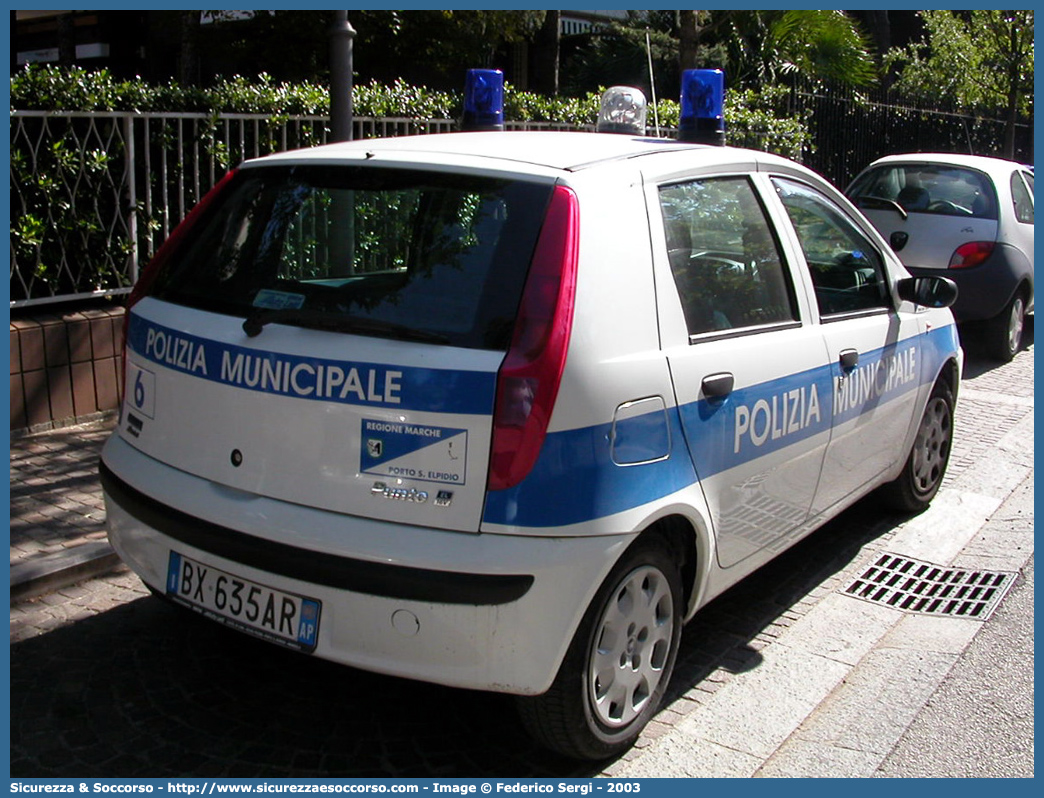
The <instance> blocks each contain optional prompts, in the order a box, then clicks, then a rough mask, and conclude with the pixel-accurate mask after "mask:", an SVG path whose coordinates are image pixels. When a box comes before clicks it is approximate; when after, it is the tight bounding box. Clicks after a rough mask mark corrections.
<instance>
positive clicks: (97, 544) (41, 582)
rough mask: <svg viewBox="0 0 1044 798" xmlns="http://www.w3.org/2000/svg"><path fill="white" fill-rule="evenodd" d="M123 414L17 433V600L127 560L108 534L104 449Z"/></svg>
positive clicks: (14, 479)
mask: <svg viewBox="0 0 1044 798" xmlns="http://www.w3.org/2000/svg"><path fill="white" fill-rule="evenodd" d="M115 424H116V418H115V416H112V417H109V418H105V419H103V420H100V421H95V422H92V423H89V424H81V425H77V426H75V427H67V428H63V429H60V430H51V431H48V432H41V433H36V434H32V435H25V436H20V437H14V438H12V440H11V602H12V603H14V602H16V601H20V600H23V599H27V598H32V597H34V596H39V595H43V594H45V593H48V592H50V591H52V590H55V589H57V588H60V587H64V586H66V585H71V584H74V583H75V582H78V581H80V580H83V579H88V578H90V577H92V576H96V575H98V574H101V573H105V572H108V571H111V570H114V569H116V568H121V567H123V566H122V565H121V564H120V561H119V558H118V557H117V556H116V553H115V552H114V551H113V550H112V547H111V546H110V545H109V542H108V540H107V539H106V532H105V505H104V502H103V501H102V495H101V487H100V485H99V484H98V455H99V453H100V452H101V448H102V445H103V444H104V443H105V441H106V439H107V438H108V437H109V434H110V433H111V432H112V429H113V427H114V426H115Z"/></svg>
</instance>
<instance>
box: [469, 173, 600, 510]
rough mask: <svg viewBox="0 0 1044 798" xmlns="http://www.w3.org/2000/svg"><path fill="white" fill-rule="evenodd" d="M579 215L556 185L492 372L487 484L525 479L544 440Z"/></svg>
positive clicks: (559, 367) (561, 357) (568, 321)
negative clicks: (507, 342)
mask: <svg viewBox="0 0 1044 798" xmlns="http://www.w3.org/2000/svg"><path fill="white" fill-rule="evenodd" d="M579 221H580V214H579V205H578V203H577V199H576V195H575V194H574V193H573V192H572V191H571V190H570V189H568V188H565V187H563V186H558V187H556V188H555V190H554V193H553V194H552V196H551V202H550V204H549V206H548V209H547V215H546V216H545V217H544V225H543V227H542V228H541V230H540V237H539V239H538V240H537V245H536V249H535V250H534V253H533V262H532V264H531V265H530V267H529V276H528V277H527V278H526V286H525V289H524V290H523V292H522V301H521V303H520V304H519V309H518V317H517V319H516V321H515V331H514V335H513V337H512V340H511V348H510V349H509V350H508V353H507V355H506V356H505V357H504V362H503V364H502V365H501V367H500V372H499V373H498V374H497V397H496V407H495V409H494V415H493V446H492V455H491V459H490V465H489V479H488V481H487V484H488V487H489V489H490V490H503V489H505V488H510V487H512V486H514V485H517V484H518V483H519V482H521V481H522V480H523V479H525V477H526V475H527V474H528V473H529V471H530V470H531V469H532V467H533V464H534V463H535V462H536V459H537V456H538V455H539V454H540V447H541V446H542V445H543V443H544V436H545V435H546V433H547V425H548V422H549V421H550V420H551V410H552V408H553V407H554V405H555V398H556V397H557V396H558V386H559V383H560V382H561V379H562V371H563V370H564V369H565V360H566V350H567V349H568V348H569V336H570V333H571V331H572V325H573V304H574V300H575V298H576V268H577V255H578V252H579Z"/></svg>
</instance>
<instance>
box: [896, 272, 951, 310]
mask: <svg viewBox="0 0 1044 798" xmlns="http://www.w3.org/2000/svg"><path fill="white" fill-rule="evenodd" d="M897 287H898V289H899V298H900V299H903V300H906V301H907V302H913V303H914V304H915V305H921V306H923V307H926V308H948V307H950V306H951V305H953V303H954V302H956V301H957V283H955V282H954V281H953V280H951V279H950V278H948V277H935V276H931V277H906V278H904V279H902V280H900V281H899V284H898V286H897Z"/></svg>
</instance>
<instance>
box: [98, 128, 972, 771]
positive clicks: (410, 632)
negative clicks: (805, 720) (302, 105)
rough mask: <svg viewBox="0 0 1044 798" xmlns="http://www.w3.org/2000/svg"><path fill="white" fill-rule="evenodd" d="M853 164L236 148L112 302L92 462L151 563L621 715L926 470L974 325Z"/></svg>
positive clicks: (585, 711)
mask: <svg viewBox="0 0 1044 798" xmlns="http://www.w3.org/2000/svg"><path fill="white" fill-rule="evenodd" d="M953 296H954V289H953V285H952V283H950V282H948V281H947V280H945V279H944V278H941V277H925V278H920V279H915V278H912V277H910V275H909V274H908V273H907V272H906V271H905V270H904V269H903V267H902V265H901V264H900V263H899V261H898V260H897V259H896V257H895V256H894V255H893V254H892V253H891V252H890V250H889V247H888V245H887V244H886V243H885V242H884V241H883V240H882V239H881V238H880V237H879V235H878V234H877V232H876V231H875V230H874V228H873V227H872V226H871V225H870V224H869V223H868V222H867V221H866V220H865V219H864V218H863V217H862V216H861V215H860V214H859V212H858V211H857V210H855V209H854V207H853V206H852V205H851V204H850V203H849V202H848V201H847V200H846V199H845V198H844V196H843V195H842V194H840V193H839V192H838V191H836V190H835V189H834V188H832V187H831V186H830V185H829V184H828V183H827V182H826V181H824V180H823V179H821V178H819V177H818V176H816V175H815V174H813V173H812V172H810V171H808V170H807V169H805V168H803V167H801V166H798V165H796V164H794V163H791V162H789V161H787V160H784V159H781V158H778V157H774V156H770V155H767V154H765V153H761V152H752V151H745V150H738V149H731V148H726V147H714V146H701V145H696V144H688V143H682V142H676V141H666V140H657V139H647V138H637V137H632V136H627V135H613V134H607V133H549V132H541V133H504V132H498V133H453V134H444V135H429V136H417V137H409V138H398V139H389V140H368V141H357V142H351V143H345V144H336V145H329V146H324V147H319V148H316V149H310V150H307V151H299V152H289V153H283V154H279V155H274V156H271V157H267V158H263V159H260V160H255V161H251V162H247V163H245V164H243V165H242V166H241V167H240V168H238V169H237V170H235V171H234V172H233V173H231V174H230V175H229V176H228V177H227V178H225V179H224V180H223V181H222V182H221V183H220V184H219V185H218V186H217V187H216V188H215V190H214V191H212V192H211V194H210V195H208V196H207V198H206V199H205V200H204V201H203V202H201V203H200V204H199V206H198V207H197V208H196V209H195V210H194V211H193V213H192V214H191V215H190V217H189V218H188V219H187V220H186V221H185V222H184V223H183V224H182V225H181V226H180V227H179V228H178V229H177V231H176V232H175V233H174V235H173V236H172V237H171V239H169V240H168V242H167V243H166V244H165V245H164V247H163V248H162V249H161V250H160V252H159V253H158V255H157V257H156V258H155V259H154V261H153V263H152V264H151V265H150V267H149V268H148V269H147V270H146V272H145V273H144V275H143V276H142V278H141V280H140V281H139V283H138V285H137V286H136V288H135V291H134V293H133V295H132V296H131V299H130V302H129V309H128V314H127V334H126V367H125V384H126V392H125V400H124V404H123V408H122V413H121V418H120V422H119V427H118V430H117V431H116V432H115V433H114V435H113V437H112V438H111V439H110V440H109V441H108V443H107V445H106V447H105V450H104V453H103V456H102V464H101V474H102V478H103V484H104V489H105V496H106V501H107V509H108V519H109V526H110V535H111V540H112V543H113V545H114V546H115V548H116V550H117V551H118V552H119V554H120V556H121V557H122V558H123V560H124V561H125V562H126V563H128V564H129V565H130V566H131V568H133V570H134V571H136V572H137V573H138V574H139V575H140V576H141V578H142V579H143V580H144V581H145V582H146V583H147V584H148V585H149V586H150V587H151V588H152V589H153V590H154V591H155V592H156V593H159V594H162V595H164V596H166V597H168V598H169V599H171V600H173V601H175V602H177V603H179V604H182V605H184V606H186V607H189V608H191V609H193V610H195V611H197V612H199V613H201V614H203V615H205V616H207V617H209V618H212V619H214V620H216V621H219V622H221V623H223V624H225V625H227V626H229V627H232V628H235V629H238V630H241V631H243V632H246V633H249V634H252V635H257V636H260V637H262V638H265V639H267V640H269V641H271V642H272V643H274V644H278V645H281V646H287V647H290V648H293V649H297V650H299V651H301V652H306V653H308V654H312V655H315V656H317V657H322V658H325V659H329V660H334V661H337V662H341V663H345V664H347V665H350V666H354V667H357V668H363V669H367V670H372V671H377V672H380V673H386V674H393V675H396V676H404V677H410V678H414V679H420V680H426V681H430V682H435V683H440V684H444V685H453V686H459V687H465V688H477V689H482V690H490V691H500V692H504V693H511V694H514V695H516V696H518V705H519V708H520V715H521V718H522V721H523V723H524V724H525V726H526V727H527V728H528V729H529V730H530V731H531V732H532V733H533V734H534V735H535V736H536V737H537V738H538V739H539V740H541V741H542V742H543V743H544V744H546V745H547V746H550V747H552V748H554V749H556V750H558V751H561V752H564V753H566V754H568V755H570V756H574V757H583V758H600V757H605V756H609V755H612V754H615V753H618V752H620V751H621V750H623V749H624V748H625V747H626V746H628V745H630V744H631V743H632V742H633V741H634V740H635V738H636V737H637V736H638V734H639V732H640V731H641V729H642V728H643V726H644V725H645V724H646V723H647V722H648V721H649V719H650V718H651V717H652V715H653V714H654V713H655V711H656V708H657V705H658V703H659V701H660V699H661V697H662V695H663V693H664V690H665V688H666V686H667V682H668V680H669V678H670V674H671V670H672V667H673V665H674V660H675V655H676V652H677V650H678V641H679V637H680V635H681V630H682V625H683V623H684V622H685V621H687V620H688V619H689V618H691V617H692V616H693V614H694V613H695V612H696V611H697V610H698V609H699V608H700V607H701V606H703V605H705V604H706V603H707V602H708V601H710V600H711V599H712V598H713V597H715V596H717V595H718V594H720V593H721V592H722V591H724V590H725V589H726V588H728V587H729V586H730V585H733V584H735V583H736V582H737V581H738V580H739V579H741V578H742V577H744V576H745V575H747V574H749V573H751V572H752V571H753V570H754V569H756V568H758V567H759V566H760V565H762V564H763V563H765V562H767V561H768V560H770V559H771V558H772V557H774V556H775V555H776V554H778V553H779V552H780V551H781V550H783V549H784V548H786V547H787V546H789V545H791V544H793V543H794V542H795V541H798V540H799V539H801V538H802V537H804V536H805V535H807V534H809V533H810V532H811V531H812V530H813V529H815V528H816V527H818V526H820V525H821V524H823V523H824V522H825V521H827V520H828V519H830V518H831V517H833V516H835V515H836V514H837V513H839V512H840V511H841V510H842V509H844V508H846V507H848V506H849V505H851V504H852V503H853V502H855V501H856V500H857V499H859V498H860V497H862V496H865V495H866V494H868V493H869V492H871V491H873V490H875V489H879V488H880V489H882V491H883V495H885V496H886V497H887V498H888V499H890V500H891V501H892V502H893V503H894V504H896V505H898V506H899V507H902V508H905V509H907V510H918V509H922V508H924V507H925V506H926V505H927V503H928V502H929V501H930V500H931V499H932V497H933V496H934V495H935V493H936V491H937V490H938V489H939V485H940V482H941V480H942V478H943V472H944V469H945V467H946V461H947V456H948V454H949V450H950V441H951V435H952V415H953V410H954V401H955V397H956V395H957V390H958V382H959V377H960V370H961V362H962V355H961V351H960V348H959V346H958V339H957V333H956V329H955V327H954V322H953V318H952V316H951V314H950V311H949V310H947V309H946V307H947V305H948V304H949V303H950V302H952V300H953Z"/></svg>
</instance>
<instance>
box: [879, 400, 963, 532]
mask: <svg viewBox="0 0 1044 798" xmlns="http://www.w3.org/2000/svg"><path fill="white" fill-rule="evenodd" d="M953 406H954V401H953V391H951V390H950V386H949V385H947V384H946V382H945V381H943V380H939V381H938V382H937V383H935V387H934V388H933V389H932V393H931V396H929V397H928V404H927V405H925V408H924V413H923V414H922V416H921V421H920V423H919V424H918V427H917V437H916V438H914V443H913V446H912V447H911V449H910V454H909V456H908V457H907V458H906V464H905V465H904V466H903V470H902V473H901V474H900V475H899V476H898V477H897V478H896V479H895V480H893V481H892V482H889V483H888V484H886V485H884V486H883V487H882V488H881V495H882V498H884V500H885V502H886V503H887V504H888V505H889V506H891V507H893V508H894V509H896V510H900V511H902V512H910V513H919V512H921V511H923V510H925V509H927V507H928V505H929V504H930V503H931V501H932V499H933V498H935V494H936V493H938V492H939V486H940V485H942V481H943V477H944V476H945V475H946V465H947V463H948V462H949V460H950V449H951V447H952V445H953Z"/></svg>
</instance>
